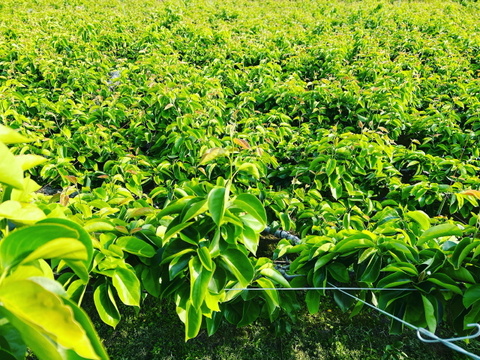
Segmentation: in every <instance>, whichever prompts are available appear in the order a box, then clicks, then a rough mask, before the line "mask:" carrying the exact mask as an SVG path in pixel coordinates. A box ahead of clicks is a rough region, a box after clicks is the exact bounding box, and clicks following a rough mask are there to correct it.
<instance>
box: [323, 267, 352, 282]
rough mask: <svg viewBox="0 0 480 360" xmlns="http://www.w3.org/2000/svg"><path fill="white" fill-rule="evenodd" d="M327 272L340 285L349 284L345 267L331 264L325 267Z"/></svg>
mask: <svg viewBox="0 0 480 360" xmlns="http://www.w3.org/2000/svg"><path fill="white" fill-rule="evenodd" d="M327 270H328V272H329V273H330V275H332V277H333V278H334V279H335V280H337V281H339V282H342V283H349V282H350V276H349V274H348V270H347V267H346V266H345V265H343V264H342V263H339V262H333V263H331V264H329V265H328V266H327Z"/></svg>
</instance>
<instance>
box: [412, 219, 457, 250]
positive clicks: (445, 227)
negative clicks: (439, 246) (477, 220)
mask: <svg viewBox="0 0 480 360" xmlns="http://www.w3.org/2000/svg"><path fill="white" fill-rule="evenodd" d="M462 234H463V232H462V230H461V229H460V228H459V227H458V226H457V225H454V224H441V225H436V226H433V227H431V228H429V229H428V230H426V231H424V233H423V234H422V235H421V236H420V237H419V238H418V240H417V246H420V245H422V244H424V243H425V242H427V241H429V240H432V239H437V238H439V237H443V236H461V235H462Z"/></svg>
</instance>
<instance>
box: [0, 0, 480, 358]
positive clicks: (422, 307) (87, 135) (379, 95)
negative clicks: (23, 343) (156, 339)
mask: <svg viewBox="0 0 480 360" xmlns="http://www.w3.org/2000/svg"><path fill="white" fill-rule="evenodd" d="M479 18H480V17H479V6H478V4H477V3H476V2H471V1H461V2H454V1H442V2H439V1H433V0H432V1H421V2H420V1H418V2H414V1H409V2H394V1H369V0H368V1H361V2H350V1H349V2H340V1H338V2H336V1H334V2H331V1H329V2H324V1H313V0H312V1H309V0H298V1H283V0H280V1H261V2H260V1H235V2H233V1H222V2H217V1H210V2H208V1H202V0H198V1H194V0H191V1H178V2H177V1H164V2H159V1H147V0H141V1H135V2H133V1H127V0H125V1H108V2H107V1H95V2H93V1H88V0H84V1H81V0H79V1H64V2H62V3H59V2H57V1H48V0H38V1H26V2H23V3H22V4H18V3H16V2H13V1H4V2H2V4H1V13H0V39H1V41H0V119H1V123H2V124H4V125H7V126H8V127H10V128H12V129H15V130H18V131H19V132H21V133H22V134H24V135H25V136H26V137H27V138H29V139H33V140H34V141H33V142H29V143H27V144H21V145H19V143H21V142H20V141H14V142H13V143H14V144H12V145H10V146H9V149H10V150H9V151H12V152H13V153H14V154H16V155H22V154H26V153H29V154H35V155H37V156H42V157H44V158H45V159H46V162H44V163H42V164H40V162H41V161H38V166H37V167H33V168H32V169H29V170H28V174H30V175H29V176H31V180H28V184H27V183H25V184H23V183H22V184H23V185H21V184H20V185H19V183H18V182H12V179H17V180H18V179H19V178H18V176H17V175H18V174H17V175H15V176H17V178H15V176H13V175H12V176H13V177H10V178H8V177H4V178H2V177H0V181H1V182H2V183H3V184H4V185H3V187H2V192H1V193H0V194H1V196H2V201H3V204H0V210H1V211H0V221H1V230H2V235H1V236H2V237H3V238H5V239H8V236H13V234H15V233H16V232H19V231H20V230H19V229H17V228H21V227H24V226H26V225H30V224H34V223H36V222H37V221H46V222H48V221H50V220H51V219H58V218H60V219H63V220H65V221H69V222H73V223H76V224H77V225H80V226H81V227H82V228H83V230H84V231H86V232H87V233H88V234H89V235H90V238H91V241H92V242H91V244H86V243H85V244H84V245H85V246H86V249H88V248H89V246H91V248H92V250H91V252H92V253H91V254H90V255H88V256H87V258H88V259H89V261H88V264H85V269H86V270H81V269H79V268H78V267H75V264H73V265H72V264H71V262H70V263H69V264H67V265H69V266H67V265H66V264H65V262H61V261H60V260H52V261H50V262H49V263H48V264H49V267H50V268H51V269H52V271H51V273H52V276H51V277H52V278H53V275H56V277H55V278H56V279H57V280H58V281H59V282H60V283H61V284H62V285H63V287H64V288H65V289H66V296H67V295H68V297H69V298H70V299H71V300H73V301H74V302H78V303H82V302H84V299H85V298H91V300H92V301H93V303H94V304H95V308H96V310H97V311H98V314H99V316H100V318H101V320H102V321H104V322H105V323H106V324H108V325H110V326H112V327H116V326H117V325H118V324H119V322H120V320H121V317H122V311H120V309H121V308H122V307H121V306H120V303H122V304H124V305H127V306H132V307H135V308H137V307H140V306H141V304H142V301H143V299H144V297H145V296H149V297H150V296H152V297H155V298H164V299H168V300H171V301H173V302H174V303H175V306H174V307H175V308H176V311H177V314H178V316H179V318H180V319H181V320H182V322H183V323H184V326H185V328H184V331H185V333H184V334H185V339H191V338H195V337H196V336H197V335H198V334H199V333H200V331H202V332H203V331H206V332H207V333H208V334H209V335H213V334H214V333H215V332H216V331H217V329H218V328H219V327H220V326H221V324H222V323H224V322H227V323H230V324H232V325H238V326H247V325H249V324H252V323H253V322H255V321H256V320H257V319H259V318H264V319H268V320H269V321H271V322H273V323H274V324H276V325H275V326H277V327H279V328H282V327H283V328H284V330H287V328H288V327H289V326H290V325H289V324H290V322H293V321H294V320H295V319H296V314H297V312H298V311H299V310H300V309H301V308H302V307H303V306H306V307H307V309H308V311H309V312H310V313H312V314H315V313H318V311H319V309H321V308H322V307H321V304H322V301H323V302H325V301H327V300H325V298H324V292H323V291H318V290H310V291H308V292H306V294H305V293H303V292H294V291H278V290H275V288H287V287H302V288H303V287H324V286H326V285H328V284H330V283H332V284H336V285H344V286H346V285H349V286H356V287H361V288H364V290H361V291H357V292H356V295H357V296H359V297H360V298H362V299H364V300H366V301H369V302H373V303H375V304H376V305H377V306H379V307H380V308H383V309H386V310H387V311H389V312H390V313H393V314H395V315H397V316H398V317H401V318H402V319H404V320H405V321H408V322H410V323H412V324H414V325H416V326H420V327H425V328H428V329H429V330H431V331H435V330H436V329H437V328H438V327H445V328H447V329H450V330H451V332H452V333H457V334H468V333H469V332H470V331H471V330H470V328H469V327H468V324H470V323H476V322H479V321H480V306H479V304H480V302H479V299H480V285H479V284H478V283H479V274H480V272H479V270H480V269H479V260H478V258H479V255H480V240H479V236H478V228H479V214H478V200H479V199H480V189H479V186H480V179H479V169H480V168H479V166H480V153H479V151H480V150H479V147H478V136H479V132H480V117H479V116H480V115H479V114H480V80H479V74H480V52H479V51H480V35H479V31H478V29H479V28H480V26H479V20H478V19H479ZM9 136H11V135H9ZM5 138H6V137H5ZM0 140H2V141H3V142H5V143H7V144H10V143H11V142H12V141H8V142H7V141H5V140H4V139H0ZM2 151H6V150H2ZM36 159H37V160H38V158H36ZM32 166H33V165H32ZM30 167H31V166H28V168H30ZM5 169H6V167H5ZM23 170H25V169H23ZM5 171H6V170H5ZM19 174H20V173H19ZM27 178H28V176H27ZM22 181H23V179H22ZM34 181H35V182H36V183H35V182H34ZM37 184H39V185H38V186H37ZM15 187H16V188H18V189H20V188H23V193H22V194H21V195H20V194H19V193H15V192H13V193H12V189H11V188H15ZM27 203H31V204H34V205H32V206H33V207H34V208H35V209H33V208H32V207H28V208H27V205H26V204H27ZM29 206H30V205H29ZM26 210H28V211H26ZM45 219H47V220H45ZM48 219H50V220H48ZM55 221H56V220H55ZM69 224H70V223H69ZM68 226H73V225H68ZM266 226H269V227H270V228H272V229H274V230H275V229H283V230H286V231H290V232H292V233H294V234H295V235H297V236H298V237H299V238H300V239H301V241H300V242H295V241H293V242H292V241H291V240H289V239H277V240H275V241H274V242H270V241H267V237H260V233H261V232H262V231H263V230H264V229H265V227H266ZM79 231H80V230H79ZM79 238H82V237H79ZM10 239H11V237H10ZM50 240H52V239H50ZM2 241H3V240H2ZM45 241H46V240H45ZM87 252H88V251H87ZM50 255H52V253H50ZM25 256H27V255H25ZM63 256H66V255H65V254H63ZM45 257H47V258H48V256H45ZM50 257H51V256H50ZM57 257H60V258H61V256H60V255H58V254H57ZM27 259H29V260H32V259H31V258H28V257H27ZM32 261H33V260H32ZM35 261H40V260H39V259H35ZM42 261H43V260H42ZM67 263H68V261H67ZM42 264H44V263H43V262H42ZM42 266H43V265H42ZM72 266H73V267H72ZM82 269H83V268H82ZM2 271H5V274H7V273H8V274H9V275H11V274H10V273H9V271H11V269H10V268H5V269H4V270H2ZM85 272H87V273H88V274H87V273H85ZM247 287H250V288H251V287H254V288H259V289H264V290H260V291H252V292H248V291H245V290H231V289H244V288H247ZM388 287H395V288H396V287H401V288H408V289H411V290H412V291H390V292H381V291H371V290H369V288H370V289H373V288H388ZM147 294H148V295H147ZM0 296H1V291H0ZM68 301H70V300H68ZM85 301H87V300H85ZM335 301H336V303H337V304H338V306H339V308H340V309H341V310H343V311H352V312H353V314H357V313H359V312H360V311H361V310H362V305H361V303H355V302H352V301H351V299H350V298H348V297H345V296H340V295H338V294H337V295H336V296H335ZM119 326H120V325H119ZM202 329H205V330H202ZM390 331H392V332H394V333H399V332H401V331H402V327H401V326H399V324H398V323H392V324H391V326H390ZM12 356H13V355H12Z"/></svg>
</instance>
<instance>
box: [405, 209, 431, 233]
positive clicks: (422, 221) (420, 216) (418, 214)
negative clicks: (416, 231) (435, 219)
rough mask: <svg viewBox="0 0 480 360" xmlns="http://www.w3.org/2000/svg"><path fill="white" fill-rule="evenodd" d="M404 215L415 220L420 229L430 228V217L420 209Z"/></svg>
mask: <svg viewBox="0 0 480 360" xmlns="http://www.w3.org/2000/svg"><path fill="white" fill-rule="evenodd" d="M405 215H406V216H407V217H409V218H410V219H412V220H414V221H415V222H417V223H418V224H419V225H420V228H421V229H422V230H428V229H429V228H430V217H429V216H428V215H427V214H426V213H425V212H423V211H421V210H416V211H409V212H407V213H406V214H405Z"/></svg>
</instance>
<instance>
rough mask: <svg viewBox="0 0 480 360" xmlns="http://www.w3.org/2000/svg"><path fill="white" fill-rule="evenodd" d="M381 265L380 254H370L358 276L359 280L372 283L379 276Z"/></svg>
mask: <svg viewBox="0 0 480 360" xmlns="http://www.w3.org/2000/svg"><path fill="white" fill-rule="evenodd" d="M381 266H382V258H381V257H380V256H375V255H374V256H372V258H371V259H370V261H369V262H368V265H367V267H366V268H365V271H364V272H363V273H362V275H361V277H360V281H362V282H366V283H370V284H371V283H373V282H374V281H376V280H377V279H378V277H379V276H380V268H381Z"/></svg>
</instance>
